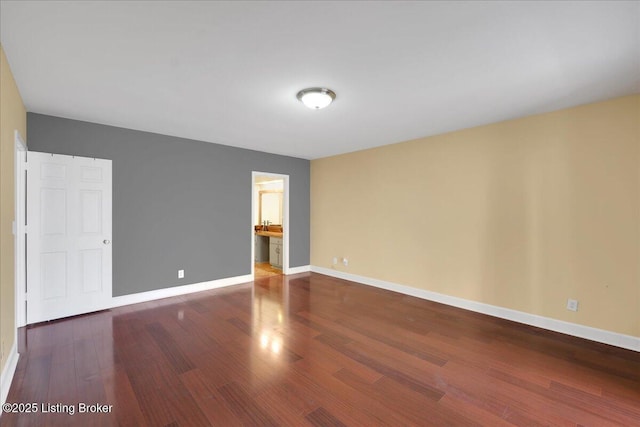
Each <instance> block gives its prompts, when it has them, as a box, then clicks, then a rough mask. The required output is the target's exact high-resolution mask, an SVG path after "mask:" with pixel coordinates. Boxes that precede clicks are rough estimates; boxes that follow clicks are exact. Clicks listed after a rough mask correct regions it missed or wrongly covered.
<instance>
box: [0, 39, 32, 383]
mask: <svg viewBox="0 0 640 427" xmlns="http://www.w3.org/2000/svg"><path fill="white" fill-rule="evenodd" d="M16 129H17V130H18V131H19V132H20V135H21V136H22V138H23V139H25V138H26V137H27V112H26V110H25V108H24V104H23V103H22V98H21V97H20V93H19V92H18V88H17V86H16V83H15V81H14V80H13V75H12V74H11V69H10V68H9V63H8V62H7V58H6V56H5V54H4V50H3V49H2V46H0V190H1V191H0V343H1V345H2V349H1V351H2V358H1V359H0V371H1V370H3V369H4V367H5V364H6V362H7V356H8V353H9V350H10V349H11V346H13V341H14V332H15V321H14V319H15V313H14V312H15V305H14V304H15V303H14V275H13V273H14V239H13V232H12V222H13V220H14V216H15V205H14V193H15V182H14V181H15V180H14V156H15V153H14V150H15V142H14V130H16ZM25 141H26V139H25Z"/></svg>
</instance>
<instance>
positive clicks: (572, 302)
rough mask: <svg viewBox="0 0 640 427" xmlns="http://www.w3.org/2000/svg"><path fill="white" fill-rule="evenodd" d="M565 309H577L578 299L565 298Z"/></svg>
mask: <svg viewBox="0 0 640 427" xmlns="http://www.w3.org/2000/svg"><path fill="white" fill-rule="evenodd" d="M567 310H570V311H578V300H577V299H571V298H569V299H568V300H567Z"/></svg>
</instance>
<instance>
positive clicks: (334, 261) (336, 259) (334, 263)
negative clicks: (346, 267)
mask: <svg viewBox="0 0 640 427" xmlns="http://www.w3.org/2000/svg"><path fill="white" fill-rule="evenodd" d="M332 261H333V262H332V263H331V264H333V265H336V264H337V263H338V257H336V256H334V257H333V260H332Z"/></svg>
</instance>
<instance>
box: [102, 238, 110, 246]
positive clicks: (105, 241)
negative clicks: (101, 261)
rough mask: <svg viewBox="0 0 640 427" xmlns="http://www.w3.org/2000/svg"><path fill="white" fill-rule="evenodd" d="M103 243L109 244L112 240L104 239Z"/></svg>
mask: <svg viewBox="0 0 640 427" xmlns="http://www.w3.org/2000/svg"><path fill="white" fill-rule="evenodd" d="M102 243H104V244H105V245H108V244H109V243H111V240H107V239H105V240H103V241H102Z"/></svg>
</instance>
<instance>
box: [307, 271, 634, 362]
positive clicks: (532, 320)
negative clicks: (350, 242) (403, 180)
mask: <svg viewBox="0 0 640 427" xmlns="http://www.w3.org/2000/svg"><path fill="white" fill-rule="evenodd" d="M311 271H313V272H315V273H320V274H324V275H327V276H332V277H337V278H339V279H344V280H350V281H352V282H357V283H361V284H363V285H369V286H374V287H376V288H382V289H387V290H390V291H394V292H399V293H401V294H405V295H411V296H414V297H417V298H422V299H426V300H429V301H435V302H439V303H442V304H446V305H451V306H453V307H458V308H463V309H465V310H470V311H475V312H478V313H483V314H488V315H489V316H494V317H499V318H502V319H507V320H512V321H514V322H518V323H524V324H525V325H531V326H536V327H538V328H542V329H548V330H550V331H555V332H560V333H563V334H567V335H572V336H575V337H579V338H585V339H588V340H591V341H597V342H601V343H604V344H609V345H614V346H616V347H622V348H626V349H628V350H634V351H638V352H640V337H634V336H631V335H624V334H619V333H617V332H610V331H605V330H603V329H598V328H592V327H590V326H584V325H579V324H577V323H570V322H565V321H562V320H556V319H552V318H549V317H544V316H538V315H536V314H530V313H525V312H523V311H517V310H512V309H509V308H504V307H498V306H495V305H490V304H485V303H481V302H477V301H472V300H468V299H464V298H458V297H453V296H449V295H445V294H441V293H438V292H432V291H427V290H424V289H418V288H414V287H411V286H406V285H399V284H397V283H393V282H387V281H384V280H378V279H373V278H370V277H364V276H358V275H356V274H351V273H345V272H344V271H338V270H332V269H329V268H324V267H317V266H315V265H312V266H311Z"/></svg>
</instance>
